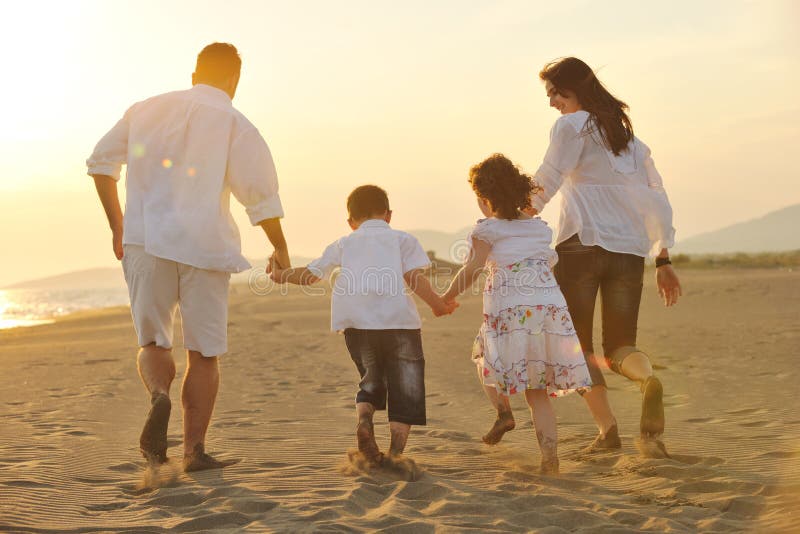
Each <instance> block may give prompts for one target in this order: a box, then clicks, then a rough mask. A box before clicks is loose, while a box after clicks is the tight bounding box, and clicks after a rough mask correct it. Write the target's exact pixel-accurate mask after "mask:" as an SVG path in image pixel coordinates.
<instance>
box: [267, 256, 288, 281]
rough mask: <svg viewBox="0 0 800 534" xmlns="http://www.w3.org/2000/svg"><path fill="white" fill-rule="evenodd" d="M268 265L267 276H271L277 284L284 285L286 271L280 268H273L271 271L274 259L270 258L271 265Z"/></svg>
mask: <svg viewBox="0 0 800 534" xmlns="http://www.w3.org/2000/svg"><path fill="white" fill-rule="evenodd" d="M267 265H268V266H267V269H268V271H267V274H269V278H270V280H272V281H273V282H275V283H276V284H282V283H283V273H284V272H285V269H281V268H280V267H273V268H271V269H270V267H269V266H270V265H272V258H270V261H269V263H268V264H267Z"/></svg>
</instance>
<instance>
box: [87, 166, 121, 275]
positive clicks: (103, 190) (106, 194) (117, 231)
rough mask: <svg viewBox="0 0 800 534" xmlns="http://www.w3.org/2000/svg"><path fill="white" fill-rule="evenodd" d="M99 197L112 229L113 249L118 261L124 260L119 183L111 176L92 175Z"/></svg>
mask: <svg viewBox="0 0 800 534" xmlns="http://www.w3.org/2000/svg"><path fill="white" fill-rule="evenodd" d="M92 178H94V186H95V189H97V195H98V196H99V197H100V202H101V203H102V204H103V210H105V212H106V218H107V219H108V225H109V226H110V227H111V248H112V249H113V250H114V256H116V257H117V259H118V260H121V259H122V256H123V251H122V208H120V205H119V195H118V194H117V182H116V180H114V178H112V177H111V176H105V175H103V174H96V175H92Z"/></svg>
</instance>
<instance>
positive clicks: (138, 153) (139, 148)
mask: <svg viewBox="0 0 800 534" xmlns="http://www.w3.org/2000/svg"><path fill="white" fill-rule="evenodd" d="M131 152H132V153H133V155H134V157H137V158H141V157H142V156H144V145H143V144H142V143H134V144H133V149H132V150H131Z"/></svg>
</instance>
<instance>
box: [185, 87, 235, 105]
mask: <svg viewBox="0 0 800 534" xmlns="http://www.w3.org/2000/svg"><path fill="white" fill-rule="evenodd" d="M192 91H194V92H196V93H199V94H201V95H205V96H208V98H211V99H213V100H215V101H218V102H221V103H225V104H228V105H233V102H232V101H231V97H230V95H229V94H228V93H226V92H225V91H223V90H222V89H219V88H217V87H214V86H213V85H206V84H204V83H198V84H195V85H193V86H192Z"/></svg>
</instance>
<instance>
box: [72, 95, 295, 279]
mask: <svg viewBox="0 0 800 534" xmlns="http://www.w3.org/2000/svg"><path fill="white" fill-rule="evenodd" d="M86 164H87V166H88V174H90V175H98V174H100V175H107V176H111V177H112V178H114V179H115V180H119V179H120V171H121V168H122V165H124V164H127V175H126V202H125V215H124V223H123V224H124V230H123V243H124V244H127V245H141V246H144V248H145V251H146V252H147V253H149V254H151V255H153V256H157V257H159V258H164V259H168V260H173V261H176V262H179V263H184V264H187V265H191V266H193V267H198V268H200V269H209V270H214V271H226V272H240V271H243V270H246V269H248V268H249V267H250V264H249V263H248V262H247V260H246V259H245V258H244V256H242V253H241V241H240V237H239V230H238V228H237V227H236V224H235V222H234V220H233V217H232V216H231V212H230V195H231V193H233V195H234V197H235V198H236V199H237V200H238V201H239V202H241V203H242V204H243V205H244V206H245V208H246V210H247V214H248V216H249V218H250V222H251V223H252V224H253V225H256V224H258V223H259V222H260V221H263V220H264V219H270V218H275V217H283V208H282V206H281V201H280V197H279V195H278V178H277V173H276V171H275V164H274V162H273V160H272V155H271V153H270V150H269V147H268V146H267V144H266V142H265V141H264V139H263V137H262V136H261V134H260V133H259V132H258V130H257V129H256V128H255V126H253V124H252V123H251V122H250V121H249V120H247V118H246V117H245V116H244V115H242V114H241V113H240V112H239V111H237V110H236V109H234V107H233V105H232V102H231V99H230V97H229V96H228V94H227V93H225V92H224V91H222V90H220V89H217V88H215V87H211V86H209V85H203V84H198V85H195V86H194V87H192V88H191V89H188V90H185V91H175V92H172V93H166V94H163V95H159V96H155V97H153V98H150V99H148V100H145V101H142V102H139V103H137V104H134V105H133V106H132V107H131V108H130V109H128V111H127V112H126V113H125V115H124V116H123V117H122V119H121V120H120V121H119V122H118V123H117V124H116V125H115V126H114V127H113V128H112V129H111V130H110V131H109V132H108V133H107V134H106V135H105V136H104V137H103V138H102V139H101V140H100V141H99V142H98V144H97V146H96V147H95V149H94V152H93V153H92V155H91V156H90V157H89V159H88V160H87V161H86Z"/></svg>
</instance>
